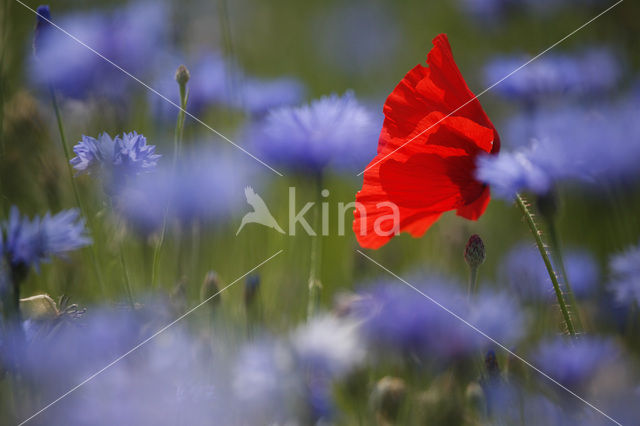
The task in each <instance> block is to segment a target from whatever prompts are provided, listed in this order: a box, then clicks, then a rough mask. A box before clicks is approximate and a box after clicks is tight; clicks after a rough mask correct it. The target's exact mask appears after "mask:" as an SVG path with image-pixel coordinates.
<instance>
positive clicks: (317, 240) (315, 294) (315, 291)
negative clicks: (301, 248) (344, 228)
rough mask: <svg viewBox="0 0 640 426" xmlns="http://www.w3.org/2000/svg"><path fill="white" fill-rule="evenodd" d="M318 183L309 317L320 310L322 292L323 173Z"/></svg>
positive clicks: (314, 217)
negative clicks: (321, 221) (319, 232)
mask: <svg viewBox="0 0 640 426" xmlns="http://www.w3.org/2000/svg"><path fill="white" fill-rule="evenodd" d="M315 184H316V197H317V198H316V205H315V206H314V214H313V230H314V232H315V235H313V236H311V257H310V267H309V301H308V305H307V317H308V318H312V317H313V316H314V315H315V314H316V312H317V311H318V306H319V305H320V294H321V293H322V283H321V281H320V277H319V275H320V265H322V236H321V235H318V227H319V224H320V216H321V212H320V206H321V204H322V201H321V195H322V194H321V191H322V173H318V174H317V175H316V177H315Z"/></svg>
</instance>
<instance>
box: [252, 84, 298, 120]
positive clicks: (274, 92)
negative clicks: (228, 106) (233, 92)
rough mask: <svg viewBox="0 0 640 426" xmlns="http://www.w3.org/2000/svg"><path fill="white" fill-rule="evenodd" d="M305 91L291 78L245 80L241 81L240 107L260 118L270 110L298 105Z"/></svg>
mask: <svg viewBox="0 0 640 426" xmlns="http://www.w3.org/2000/svg"><path fill="white" fill-rule="evenodd" d="M305 91H306V90H305V87H304V85H303V84H302V83H301V82H300V81H298V80H296V79H293V78H286V77H285V78H278V79H274V80H264V79H257V78H247V79H244V80H243V81H242V87H241V96H240V103H241V105H240V106H241V107H242V108H243V109H245V110H246V111H247V112H249V113H250V114H251V115H254V116H261V115H263V114H265V113H266V112H267V111H269V110H270V109H273V108H278V107H283V106H289V105H296V104H298V103H300V101H302V99H303V98H304V94H305Z"/></svg>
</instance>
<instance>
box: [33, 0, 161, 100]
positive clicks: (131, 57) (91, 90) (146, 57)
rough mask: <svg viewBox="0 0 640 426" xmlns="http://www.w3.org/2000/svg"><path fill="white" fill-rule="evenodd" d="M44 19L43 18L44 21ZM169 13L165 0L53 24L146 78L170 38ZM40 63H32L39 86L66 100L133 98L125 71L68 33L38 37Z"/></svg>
mask: <svg viewBox="0 0 640 426" xmlns="http://www.w3.org/2000/svg"><path fill="white" fill-rule="evenodd" d="M39 19H40V18H39ZM167 20H168V9H167V4H166V2H164V1H149V0H143V1H137V2H134V3H130V4H127V5H126V6H123V7H122V8H120V9H117V10H116V11H114V12H112V13H105V12H94V11H91V12H74V13H72V14H69V15H66V16H64V17H61V18H60V19H55V20H53V22H54V23H55V24H56V25H58V26H59V27H60V28H62V29H63V30H65V31H67V32H68V33H69V34H71V35H72V36H73V37H76V38H77V39H78V40H80V41H81V42H82V43H84V44H86V45H88V46H89V47H91V48H92V49H94V50H95V51H97V52H98V53H100V54H101V55H103V56H104V57H106V58H108V59H109V60H110V61H113V62H114V63H115V64H117V65H118V66H121V67H122V68H124V69H125V70H127V71H128V72H130V73H132V74H133V75H135V76H137V77H139V78H143V79H144V77H145V74H147V73H148V71H149V70H150V67H151V65H152V64H153V59H154V58H155V57H156V55H157V52H158V50H159V49H160V48H161V47H162V46H163V45H164V44H165V42H166V39H167V33H168V31H167V29H168V26H167V24H166V23H167ZM36 42H37V44H36V49H37V58H32V60H31V62H30V63H29V79H30V81H31V82H32V83H34V84H35V85H39V86H40V85H44V86H46V85H48V84H51V85H53V87H54V88H56V89H58V90H60V91H61V92H62V93H64V94H65V95H66V96H71V97H75V98H85V97H87V96H88V95H89V94H95V95H98V96H105V97H108V98H117V99H119V100H126V99H128V97H129V96H128V95H130V91H129V90H128V89H129V88H130V87H132V85H133V84H137V83H135V82H134V81H133V80H132V79H131V78H130V77H128V76H126V75H125V74H124V73H123V72H122V71H120V70H118V69H116V68H115V67H114V66H113V65H111V64H109V63H108V62H107V61H105V60H104V59H102V58H101V57H99V56H98V55H96V54H95V53H94V52H92V51H91V50H89V49H88V48H87V47H85V46H83V45H82V44H81V43H79V42H77V41H76V40H74V39H73V38H71V37H70V36H69V35H67V34H65V33H64V32H63V31H61V30H58V29H56V28H48V31H47V35H46V37H39V35H38V34H36Z"/></svg>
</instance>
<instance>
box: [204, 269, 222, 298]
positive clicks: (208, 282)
mask: <svg viewBox="0 0 640 426" xmlns="http://www.w3.org/2000/svg"><path fill="white" fill-rule="evenodd" d="M219 291H220V279H219V278H218V274H216V273H215V272H214V271H209V272H207V275H206V276H205V277H204V280H203V281H202V285H201V286H200V301H201V302H204V301H205V300H207V299H209V298H211V297H212V296H214V295H216V294H218V292H219ZM211 301H212V302H213V303H215V304H218V303H220V298H219V297H213V299H212V300H211Z"/></svg>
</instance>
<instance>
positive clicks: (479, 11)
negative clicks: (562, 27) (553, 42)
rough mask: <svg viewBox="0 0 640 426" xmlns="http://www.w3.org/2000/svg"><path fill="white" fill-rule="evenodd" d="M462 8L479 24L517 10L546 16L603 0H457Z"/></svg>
mask: <svg viewBox="0 0 640 426" xmlns="http://www.w3.org/2000/svg"><path fill="white" fill-rule="evenodd" d="M459 2H460V5H461V7H462V9H463V10H464V11H465V12H466V13H468V14H469V15H470V17H471V18H474V22H475V23H477V24H479V25H488V24H491V25H492V26H495V24H496V22H499V21H501V20H502V19H503V18H504V17H505V16H506V15H508V14H510V13H513V12H519V13H524V14H527V15H531V14H535V16H536V17H546V16H549V15H552V14H554V13H557V12H559V11H561V10H562V9H566V8H568V7H585V6H593V5H595V4H598V3H602V2H603V0H459Z"/></svg>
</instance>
